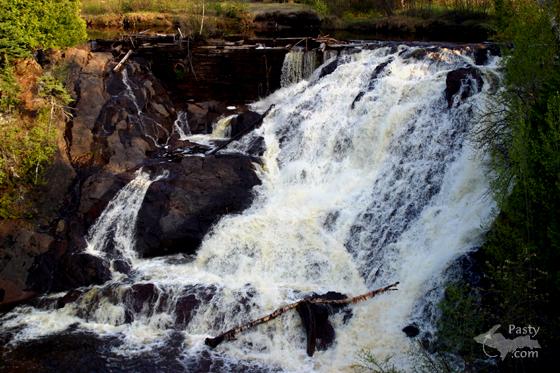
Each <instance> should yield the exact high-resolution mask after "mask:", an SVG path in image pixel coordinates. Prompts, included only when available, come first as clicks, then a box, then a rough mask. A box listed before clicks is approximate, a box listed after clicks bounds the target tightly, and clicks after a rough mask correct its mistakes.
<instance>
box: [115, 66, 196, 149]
mask: <svg viewBox="0 0 560 373" xmlns="http://www.w3.org/2000/svg"><path fill="white" fill-rule="evenodd" d="M122 82H123V84H124V86H125V91H124V94H125V96H126V97H127V98H128V99H129V100H130V101H131V102H132V104H133V105H134V108H135V109H136V113H134V114H135V116H136V119H137V121H138V122H137V124H138V126H140V129H141V132H142V134H143V135H144V136H146V137H147V138H149V139H150V140H151V141H152V142H153V144H154V145H155V146H156V147H160V146H161V145H160V144H159V142H158V140H157V137H158V135H159V134H162V135H163V137H164V138H169V131H167V129H166V128H165V127H164V126H162V125H161V124H160V123H158V122H156V121H155V120H153V119H152V118H150V117H147V116H145V115H144V112H142V108H141V107H140V105H139V104H138V99H137V98H136V94H135V93H134V90H133V89H132V85H131V83H130V79H129V77H128V70H127V69H126V68H125V69H124V70H123V71H122ZM185 118H186V117H185ZM145 120H147V121H148V122H150V123H152V125H151V126H150V127H148V126H147V125H146V122H145Z"/></svg>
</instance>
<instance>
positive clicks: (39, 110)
mask: <svg viewBox="0 0 560 373" xmlns="http://www.w3.org/2000/svg"><path fill="white" fill-rule="evenodd" d="M0 9H2V11H1V12H0V218H18V217H30V216H32V215H33V206H32V201H33V200H34V199H35V195H34V194H36V193H34V191H36V189H37V187H39V186H40V185H41V184H42V182H43V174H44V172H45V170H46V169H47V167H48V165H49V164H50V162H51V161H52V159H53V156H54V154H55V152H56V149H57V141H58V139H60V138H61V133H62V132H63V123H64V122H65V117H66V116H67V115H68V109H69V108H68V105H69V104H70V102H71V98H70V95H69V94H68V93H67V91H66V89H65V87H64V84H63V82H64V80H65V79H66V76H65V70H64V68H63V67H62V66H56V65H55V64H52V63H44V66H40V65H39V64H38V63H37V62H36V61H35V59H34V58H33V57H39V56H40V55H42V54H41V53H42V52H40V51H45V50H55V49H61V48H66V47H70V46H73V45H76V44H78V43H81V42H83V41H85V40H86V27H85V22H84V21H83V20H82V19H81V17H80V2H79V1H76V0H63V1H58V0H57V1H54V0H48V1H39V0H33V1H29V0H25V1H24V0H0ZM37 53H39V54H37ZM38 59H40V58H38Z"/></svg>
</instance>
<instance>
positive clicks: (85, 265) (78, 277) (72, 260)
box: [53, 252, 111, 290]
mask: <svg viewBox="0 0 560 373" xmlns="http://www.w3.org/2000/svg"><path fill="white" fill-rule="evenodd" d="M110 279H111V271H110V270H109V267H108V264H107V262H106V261H105V260H103V259H102V258H99V257H97V256H94V255H90V254H87V253H83V252H82V253H68V254H65V255H64V256H63V257H62V258H61V260H60V262H59V264H58V268H57V271H56V272H55V278H54V289H53V290H65V289H72V288H77V287H80V286H88V285H101V284H103V283H105V282H107V281H109V280H110Z"/></svg>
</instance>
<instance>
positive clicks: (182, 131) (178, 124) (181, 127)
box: [173, 111, 192, 141]
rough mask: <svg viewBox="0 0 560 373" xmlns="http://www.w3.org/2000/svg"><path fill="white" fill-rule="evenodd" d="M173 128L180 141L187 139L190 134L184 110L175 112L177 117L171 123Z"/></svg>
mask: <svg viewBox="0 0 560 373" xmlns="http://www.w3.org/2000/svg"><path fill="white" fill-rule="evenodd" d="M173 129H174V130H175V131H177V134H178V135H179V140H181V141H183V140H187V139H188V137H189V136H190V135H192V133H191V128H190V127H189V121H188V116H187V112H186V111H178V112H177V119H176V120H175V122H174V123H173Z"/></svg>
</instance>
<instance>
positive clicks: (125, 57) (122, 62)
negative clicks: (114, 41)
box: [113, 39, 132, 73]
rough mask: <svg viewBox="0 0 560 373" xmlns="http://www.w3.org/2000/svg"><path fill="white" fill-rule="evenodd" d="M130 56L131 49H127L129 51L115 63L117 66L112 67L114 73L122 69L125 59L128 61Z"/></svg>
mask: <svg viewBox="0 0 560 373" xmlns="http://www.w3.org/2000/svg"><path fill="white" fill-rule="evenodd" d="M131 41H132V39H131ZM130 56H132V49H131V50H129V51H128V52H127V53H126V55H125V56H124V57H123V59H122V60H121V61H120V62H119V63H118V64H117V66H115V68H114V69H113V71H114V72H116V73H118V72H120V71H121V70H122V69H123V67H124V64H125V63H126V61H128V59H129V58H130Z"/></svg>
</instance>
